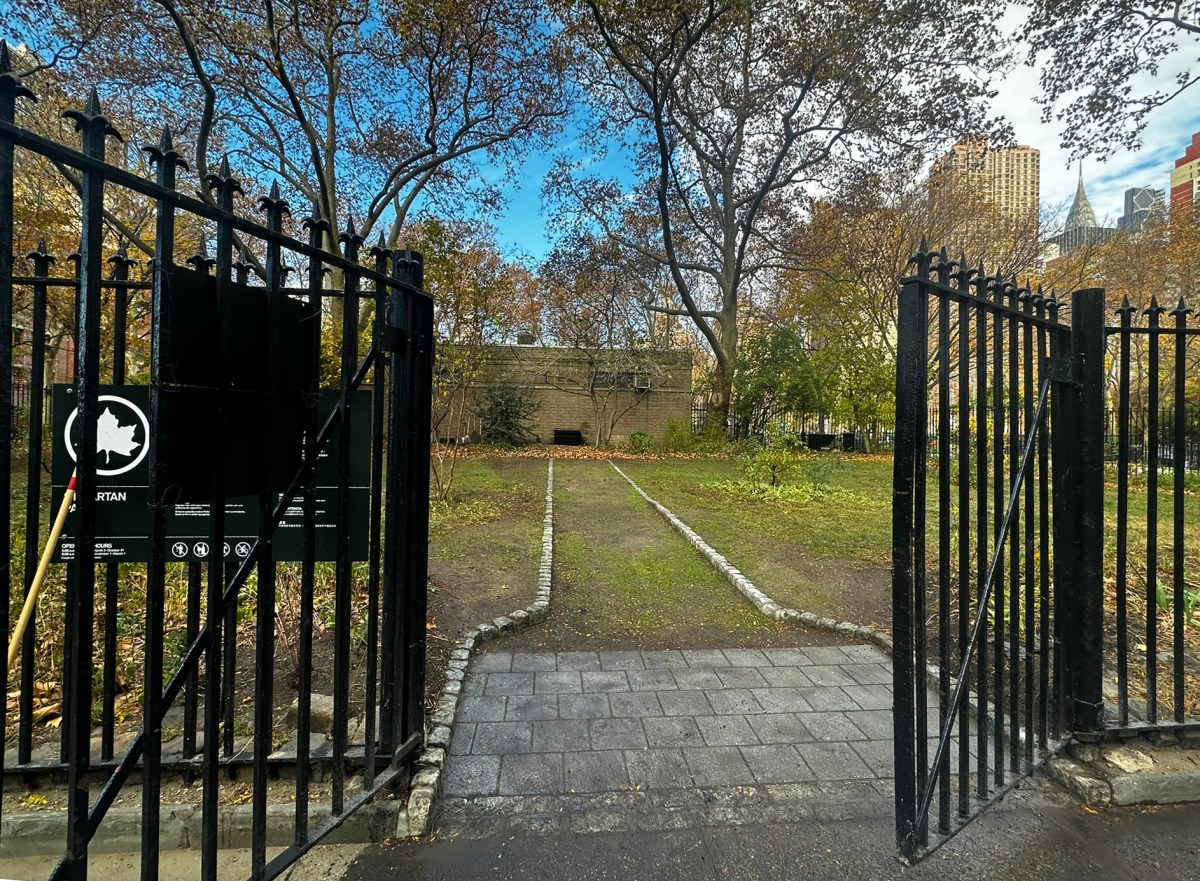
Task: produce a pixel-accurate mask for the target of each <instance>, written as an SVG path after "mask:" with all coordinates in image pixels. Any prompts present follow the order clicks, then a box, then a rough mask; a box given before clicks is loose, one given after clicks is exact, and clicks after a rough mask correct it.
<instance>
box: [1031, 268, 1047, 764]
mask: <svg viewBox="0 0 1200 881" xmlns="http://www.w3.org/2000/svg"><path fill="white" fill-rule="evenodd" d="M1034 305H1035V306H1037V315H1038V318H1045V317H1046V312H1047V308H1046V307H1047V302H1046V299H1045V298H1044V297H1043V296H1042V292H1041V289H1040V288H1039V289H1038V295H1037V298H1036V299H1035V300H1034ZM1046 336H1047V331H1046V329H1045V328H1044V327H1038V370H1039V374H1038V381H1039V382H1041V381H1044V380H1045V378H1046V373H1047V370H1048V359H1049V354H1048V352H1047V348H1046V347H1047V342H1048V341H1047V339H1046ZM1049 420H1050V417H1049V414H1046V415H1044V416H1043V417H1042V420H1041V421H1040V422H1039V423H1038V426H1037V432H1038V465H1037V467H1038V487H1037V491H1038V548H1039V549H1040V551H1041V553H1040V555H1039V559H1038V563H1039V566H1038V597H1039V601H1040V602H1041V615H1040V623H1039V633H1038V659H1039V663H1038V676H1039V678H1038V746H1040V747H1041V748H1042V749H1043V750H1045V749H1047V747H1048V746H1049V742H1050V741H1049V714H1048V710H1049V700H1050V450H1049V447H1048V446H1047V440H1048V434H1049V432H1048V430H1047V424H1048V423H1049Z"/></svg>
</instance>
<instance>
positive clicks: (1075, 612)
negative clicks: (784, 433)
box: [893, 247, 1200, 857]
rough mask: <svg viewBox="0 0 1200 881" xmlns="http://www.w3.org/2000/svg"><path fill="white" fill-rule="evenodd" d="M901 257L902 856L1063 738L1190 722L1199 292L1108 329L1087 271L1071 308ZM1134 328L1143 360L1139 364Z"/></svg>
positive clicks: (952, 265)
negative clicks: (1191, 373)
mask: <svg viewBox="0 0 1200 881" xmlns="http://www.w3.org/2000/svg"><path fill="white" fill-rule="evenodd" d="M913 262H914V263H915V264H916V270H915V272H914V273H913V275H912V276H911V277H910V278H907V279H905V280H904V281H903V283H902V288H901V299H900V326H899V334H898V336H899V350H898V351H899V362H898V369H897V440H896V453H895V462H894V467H895V476H894V487H893V489H894V494H893V631H894V634H893V635H894V639H895V646H896V648H895V656H894V658H895V660H894V663H895V695H896V702H895V712H894V716H895V724H896V742H895V762H896V779H897V792H896V821H897V841H898V844H899V846H900V850H901V852H902V854H904V855H905V856H908V857H912V856H919V855H922V854H924V853H927V852H928V850H929V849H930V848H932V847H936V846H937V845H938V844H939V843H940V842H941V841H944V840H945V838H946V837H947V836H949V835H951V834H953V832H954V831H955V830H956V829H958V828H961V826H962V825H964V824H965V823H966V822H967V821H968V820H969V819H970V818H971V817H972V816H973V815H974V814H975V813H977V812H978V810H979V809H980V808H981V806H982V805H983V804H986V803H987V801H988V800H990V799H993V798H994V797H995V796H996V795H997V794H999V793H1002V792H1003V791H1005V789H1006V788H1008V787H1010V786H1011V785H1012V784H1013V782H1014V781H1016V780H1019V779H1020V777H1021V776H1022V775H1023V774H1024V773H1027V772H1028V770H1029V769H1030V768H1031V767H1032V766H1033V765H1034V764H1035V763H1036V762H1037V761H1038V760H1039V759H1040V758H1042V757H1045V756H1046V755H1047V754H1048V752H1050V751H1052V750H1053V749H1054V748H1055V747H1056V744H1061V743H1062V740H1061V739H1060V735H1063V734H1069V735H1072V736H1074V737H1076V738H1083V739H1090V740H1097V739H1102V738H1112V737H1119V736H1123V735H1125V734H1126V733H1129V732H1130V731H1132V730H1137V729H1139V728H1145V727H1147V726H1159V727H1179V726H1185V727H1187V726H1190V727H1195V726H1200V718H1198V716H1200V584H1198V583H1197V582H1196V581H1195V579H1194V578H1192V577H1191V575H1190V573H1191V572H1192V571H1193V570H1195V569H1196V567H1197V565H1198V564H1200V556H1197V553H1198V552H1197V549H1196V548H1195V547H1193V546H1192V541H1191V538H1190V535H1189V527H1190V526H1191V524H1189V519H1190V518H1192V517H1194V516H1195V511H1194V510H1193V509H1194V508H1195V507H1196V505H1195V496H1194V494H1193V484H1194V481H1191V480H1189V477H1190V475H1189V473H1188V471H1189V467H1190V466H1191V465H1192V461H1191V460H1192V452H1191V450H1190V449H1189V448H1190V446H1191V444H1192V443H1193V440H1192V437H1191V434H1192V431H1193V427H1194V425H1193V418H1192V417H1193V414H1194V413H1195V412H1196V409H1197V407H1196V404H1197V402H1196V401H1194V400H1189V383H1188V379H1189V377H1188V359H1187V355H1188V351H1187V350H1188V343H1189V339H1190V338H1191V337H1192V336H1195V335H1197V334H1200V327H1196V326H1194V325H1192V326H1189V315H1191V310H1190V309H1189V308H1188V307H1187V306H1186V304H1184V303H1183V302H1182V301H1181V302H1180V303H1179V304H1178V305H1177V306H1176V307H1175V308H1174V309H1173V310H1172V311H1171V312H1170V322H1169V323H1167V322H1166V321H1165V320H1164V319H1163V318H1162V316H1163V315H1164V313H1165V311H1166V310H1165V309H1164V308H1163V307H1161V306H1159V305H1158V304H1157V303H1156V302H1154V301H1151V303H1150V305H1149V307H1148V308H1147V309H1146V310H1144V312H1142V313H1140V314H1141V315H1143V316H1144V319H1145V320H1144V322H1143V321H1139V320H1138V315H1139V313H1138V310H1135V309H1134V308H1133V307H1132V306H1131V305H1130V304H1129V303H1128V302H1126V303H1125V304H1124V305H1123V306H1122V307H1121V308H1120V309H1118V310H1117V314H1118V316H1119V318H1120V321H1119V324H1118V325H1116V326H1107V327H1106V326H1105V298H1104V291H1102V290H1094V289H1089V290H1082V291H1076V292H1075V293H1074V294H1072V296H1071V298H1070V325H1069V326H1068V325H1066V324H1064V323H1062V320H1061V319H1062V314H1063V312H1064V311H1065V309H1062V308H1060V305H1059V303H1058V301H1057V300H1055V299H1054V298H1053V297H1052V296H1051V297H1044V296H1042V294H1041V292H1040V291H1030V290H1029V289H1027V288H1021V287H1019V286H1018V284H1017V283H1016V280H1015V279H1012V280H1006V279H1002V278H995V277H987V276H986V275H985V274H984V270H983V267H982V266H981V267H980V268H979V269H978V270H976V269H973V268H971V267H968V266H964V265H963V264H962V262H961V261H951V260H949V259H948V257H947V255H946V254H945V252H944V251H943V252H942V253H940V254H937V253H931V252H929V251H928V250H927V249H926V248H924V247H922V249H921V250H920V251H919V252H918V253H917V254H916V255H915V256H914V258H913ZM1063 305H1064V306H1065V305H1066V304H1065V303H1064V304H1063ZM1135 341H1137V348H1139V350H1140V351H1141V350H1144V352H1143V354H1144V355H1145V362H1144V364H1143V365H1142V366H1143V367H1144V366H1145V365H1147V364H1148V370H1147V369H1142V370H1139V372H1138V374H1137V375H1136V380H1137V381H1136V382H1135V375H1134V373H1133V371H1132V370H1131V350H1132V349H1133V348H1135ZM1164 350H1165V351H1164ZM931 396H932V397H933V404H934V406H932V407H931V406H930V397H931ZM1106 396H1108V397H1109V398H1110V400H1109V401H1108V404H1109V406H1110V408H1111V411H1112V412H1111V414H1109V415H1106V412H1105V398H1106ZM1133 399H1139V400H1142V401H1144V404H1145V406H1144V408H1134V407H1133V406H1132V404H1131V401H1132V400H1133ZM1114 433H1115V436H1114ZM1176 451H1179V452H1178V454H1177V453H1176ZM1113 482H1115V494H1112V495H1110V496H1109V498H1108V499H1107V500H1106V498H1105V496H1106V485H1107V486H1112V484H1113ZM1114 496H1115V497H1114ZM935 543H936V549H935ZM927 545H928V546H927ZM955 631H957V638H955ZM931 690H932V691H934V692H935V694H936V697H934V696H931V695H930V693H929V692H930V691H931ZM935 719H936V723H935ZM935 724H936V729H937V733H936V734H931V732H930V730H929V729H930V727H931V726H934V725H935ZM931 752H932V755H931ZM956 771H957V773H955V772H956ZM955 802H957V806H955ZM931 811H933V816H930V812H931Z"/></svg>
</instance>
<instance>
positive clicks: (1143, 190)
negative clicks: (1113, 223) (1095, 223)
mask: <svg viewBox="0 0 1200 881" xmlns="http://www.w3.org/2000/svg"><path fill="white" fill-rule="evenodd" d="M1162 205H1163V191H1162V190H1154V189H1151V188H1150V187H1130V188H1129V189H1127V190H1126V191H1125V213H1124V214H1123V215H1121V218H1120V219H1119V220H1118V221H1117V228H1118V229H1121V230H1125V231H1127V232H1138V231H1139V230H1141V228H1142V222H1143V221H1145V219H1146V218H1147V217H1149V216H1150V214H1151V212H1153V211H1154V210H1156V209H1160V208H1162Z"/></svg>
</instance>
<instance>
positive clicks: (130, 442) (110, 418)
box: [96, 407, 141, 465]
mask: <svg viewBox="0 0 1200 881" xmlns="http://www.w3.org/2000/svg"><path fill="white" fill-rule="evenodd" d="M136 429H137V426H136V425H122V424H121V423H120V421H119V420H118V419H117V417H116V416H114V415H113V412H112V410H110V409H109V408H108V407H105V408H104V412H103V413H101V414H100V418H99V419H97V420H96V452H97V453H103V454H104V463H105V464H106V465H111V464H112V454H113V453H116V454H117V455H119V456H131V455H133V451H134V450H136V449H137V448H138V447H139V446H141V445H140V444H139V443H138V442H137V441H135V440H134V439H133V432H134V431H135V430H136Z"/></svg>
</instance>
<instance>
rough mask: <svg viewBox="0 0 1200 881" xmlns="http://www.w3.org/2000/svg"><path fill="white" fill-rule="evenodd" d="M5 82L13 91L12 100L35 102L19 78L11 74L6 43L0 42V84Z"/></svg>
mask: <svg viewBox="0 0 1200 881" xmlns="http://www.w3.org/2000/svg"><path fill="white" fill-rule="evenodd" d="M3 82H7V83H8V87H9V88H11V89H12V90H13V97H14V98H28V99H29V100H30V101H33V102H35V103H36V102H37V95H35V94H33V92H32V91H31V90H30V89H29V87H28V86H26V85H25V84H24V83H23V82H21V78H20V77H19V76H17V75H16V74H15V73H13V72H12V58H11V57H10V55H9V52H8V42H7V41H6V40H0V83H3Z"/></svg>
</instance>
